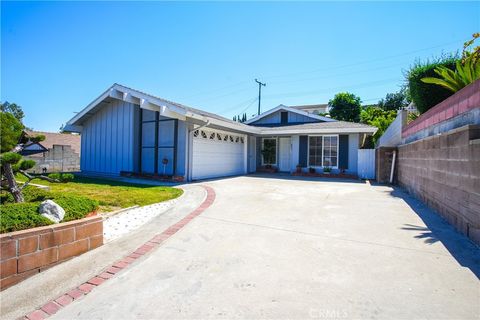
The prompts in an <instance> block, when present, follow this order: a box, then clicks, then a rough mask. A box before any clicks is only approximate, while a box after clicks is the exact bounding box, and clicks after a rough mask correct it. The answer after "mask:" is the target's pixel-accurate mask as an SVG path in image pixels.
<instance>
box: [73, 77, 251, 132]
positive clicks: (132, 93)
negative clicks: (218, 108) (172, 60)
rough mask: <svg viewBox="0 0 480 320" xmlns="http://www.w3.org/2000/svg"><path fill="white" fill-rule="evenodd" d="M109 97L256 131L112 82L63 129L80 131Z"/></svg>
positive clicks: (166, 113)
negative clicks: (84, 123)
mask: <svg viewBox="0 0 480 320" xmlns="http://www.w3.org/2000/svg"><path fill="white" fill-rule="evenodd" d="M110 98H114V99H119V100H123V101H127V102H131V103H135V104H138V105H140V107H141V108H144V109H149V110H153V111H159V112H160V114H161V115H164V116H166V117H171V118H176V119H180V120H185V119H186V118H193V119H197V120H200V121H203V122H205V123H207V122H209V123H210V124H213V125H217V126H221V127H227V128H230V129H234V130H239V131H244V132H251V133H253V132H254V131H256V130H255V129H254V128H252V127H251V126H247V125H245V124H243V123H239V122H236V121H233V120H230V119H227V118H225V117H222V116H219V115H217V114H213V113H210V112H207V111H203V110H200V109H196V108H192V107H188V106H186V105H183V104H180V103H177V102H173V101H170V100H167V99H163V98H160V97H157V96H154V95H151V94H148V93H145V92H142V91H139V90H136V89H133V88H130V87H127V86H124V85H121V84H118V83H114V84H113V85H112V86H111V87H110V88H108V89H107V90H106V91H105V92H103V93H102V94H101V95H100V96H99V97H98V98H97V99H95V100H94V101H92V102H91V103H90V104H89V105H87V106H86V107H85V108H84V109H83V110H82V111H80V112H79V113H78V114H77V115H76V116H74V117H73V118H72V119H70V120H69V121H68V122H67V125H66V126H65V130H67V131H73V132H80V131H81V125H82V123H83V121H85V119H88V118H89V117H90V116H92V115H93V114H94V112H95V110H96V109H97V108H98V107H99V106H101V105H102V103H103V102H104V101H105V100H107V99H110Z"/></svg>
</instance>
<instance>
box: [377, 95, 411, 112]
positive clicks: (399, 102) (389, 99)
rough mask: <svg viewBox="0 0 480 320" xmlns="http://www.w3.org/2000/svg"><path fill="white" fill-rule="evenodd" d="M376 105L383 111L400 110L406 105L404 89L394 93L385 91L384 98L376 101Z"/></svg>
mask: <svg viewBox="0 0 480 320" xmlns="http://www.w3.org/2000/svg"><path fill="white" fill-rule="evenodd" d="M378 106H379V107H380V108H382V109H383V110H385V111H391V110H400V109H403V108H404V107H406V106H408V100H407V95H406V94H405V90H401V91H399V92H396V93H387V95H386V96H385V98H384V99H381V100H380V101H378Z"/></svg>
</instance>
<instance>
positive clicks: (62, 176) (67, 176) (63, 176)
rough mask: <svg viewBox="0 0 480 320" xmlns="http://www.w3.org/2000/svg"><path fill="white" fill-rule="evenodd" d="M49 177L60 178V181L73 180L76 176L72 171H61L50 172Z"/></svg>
mask: <svg viewBox="0 0 480 320" xmlns="http://www.w3.org/2000/svg"><path fill="white" fill-rule="evenodd" d="M48 177H49V178H50V179H54V180H58V181H60V182H70V181H73V179H75V176H74V175H73V174H71V173H59V172H55V173H50V174H49V175H48Z"/></svg>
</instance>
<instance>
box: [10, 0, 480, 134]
mask: <svg viewBox="0 0 480 320" xmlns="http://www.w3.org/2000/svg"><path fill="white" fill-rule="evenodd" d="M479 31H480V2H355V3H353V2H302V3H297V2H295V3H294V2H205V3H203V2H113V1H110V2H9V1H7V2H5V1H2V2H1V101H2V102H4V101H8V102H11V103H13V102H14V103H17V104H19V105H21V106H22V107H23V109H24V111H25V113H26V117H25V119H24V122H25V124H26V125H27V126H29V127H32V128H33V129H35V130H42V131H51V132H56V131H58V129H59V127H60V126H61V125H62V124H63V123H66V122H67V121H68V120H69V119H71V118H72V117H73V116H74V115H75V112H78V111H80V110H82V109H83V108H84V107H86V106H87V105H88V104H89V103H90V102H91V101H93V100H94V99H95V98H96V97H98V96H99V95H100V94H101V93H102V92H103V91H105V90H106V89H107V88H108V87H109V86H111V85H112V84H113V83H120V84H123V85H126V86H129V87H132V88H135V89H138V90H141V91H144V92H147V93H150V94H153V95H156V96H160V97H162V98H165V99H169V100H173V101H175V102H179V103H182V104H185V105H188V106H191V107H196V108H199V109H203V110H206V111H210V112H214V113H217V114H220V115H222V116H226V117H228V118H231V117H233V116H234V115H236V114H242V113H243V112H246V113H247V115H248V117H251V116H252V115H253V114H255V113H256V112H257V107H258V100H257V98H258V85H257V84H256V83H255V79H256V78H257V79H258V80H260V81H262V82H265V83H266V86H265V87H263V88H262V111H265V110H268V109H270V108H273V107H276V106H277V105H279V104H285V105H303V104H317V103H327V102H328V101H329V100H330V99H332V98H333V96H334V95H335V94H336V93H338V92H345V91H348V92H352V93H354V94H356V95H358V96H359V97H360V98H361V99H362V101H363V103H364V104H371V103H376V102H377V101H378V100H379V99H380V98H382V97H384V96H385V95H386V94H387V93H390V92H396V91H398V90H399V89H400V87H401V86H402V85H403V84H404V83H405V81H404V73H405V71H406V70H408V68H409V67H410V66H411V65H412V64H413V63H414V62H415V61H416V60H425V59H429V58H432V57H438V56H440V55H441V54H445V53H450V52H455V51H457V50H461V48H462V44H463V42H464V41H466V40H469V39H470V38H471V35H472V33H474V32H479Z"/></svg>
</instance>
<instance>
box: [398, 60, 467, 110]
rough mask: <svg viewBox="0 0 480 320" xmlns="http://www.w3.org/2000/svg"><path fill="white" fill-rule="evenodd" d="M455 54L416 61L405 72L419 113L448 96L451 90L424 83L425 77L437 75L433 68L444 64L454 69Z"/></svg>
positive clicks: (409, 89)
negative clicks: (433, 59) (432, 59)
mask: <svg viewBox="0 0 480 320" xmlns="http://www.w3.org/2000/svg"><path fill="white" fill-rule="evenodd" d="M457 60H458V58H457V57H456V56H447V57H442V58H439V59H436V60H435V61H432V62H431V61H426V62H417V63H416V64H415V65H414V66H413V67H411V68H410V70H409V71H408V72H407V74H406V78H407V81H408V91H409V94H410V98H411V99H412V101H413V103H414V104H415V106H416V107H417V109H418V111H420V113H424V112H426V111H427V110H429V109H430V108H432V107H434V106H435V105H437V104H438V103H440V102H442V101H443V100H445V99H447V98H448V97H450V96H451V95H452V94H453V92H451V91H450V90H448V89H446V88H443V87H441V86H439V85H435V84H429V83H424V82H422V81H421V79H422V78H425V77H438V75H437V74H436V73H435V71H434V70H435V68H436V67H439V66H445V67H447V68H449V69H452V70H455V62H456V61H457Z"/></svg>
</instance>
